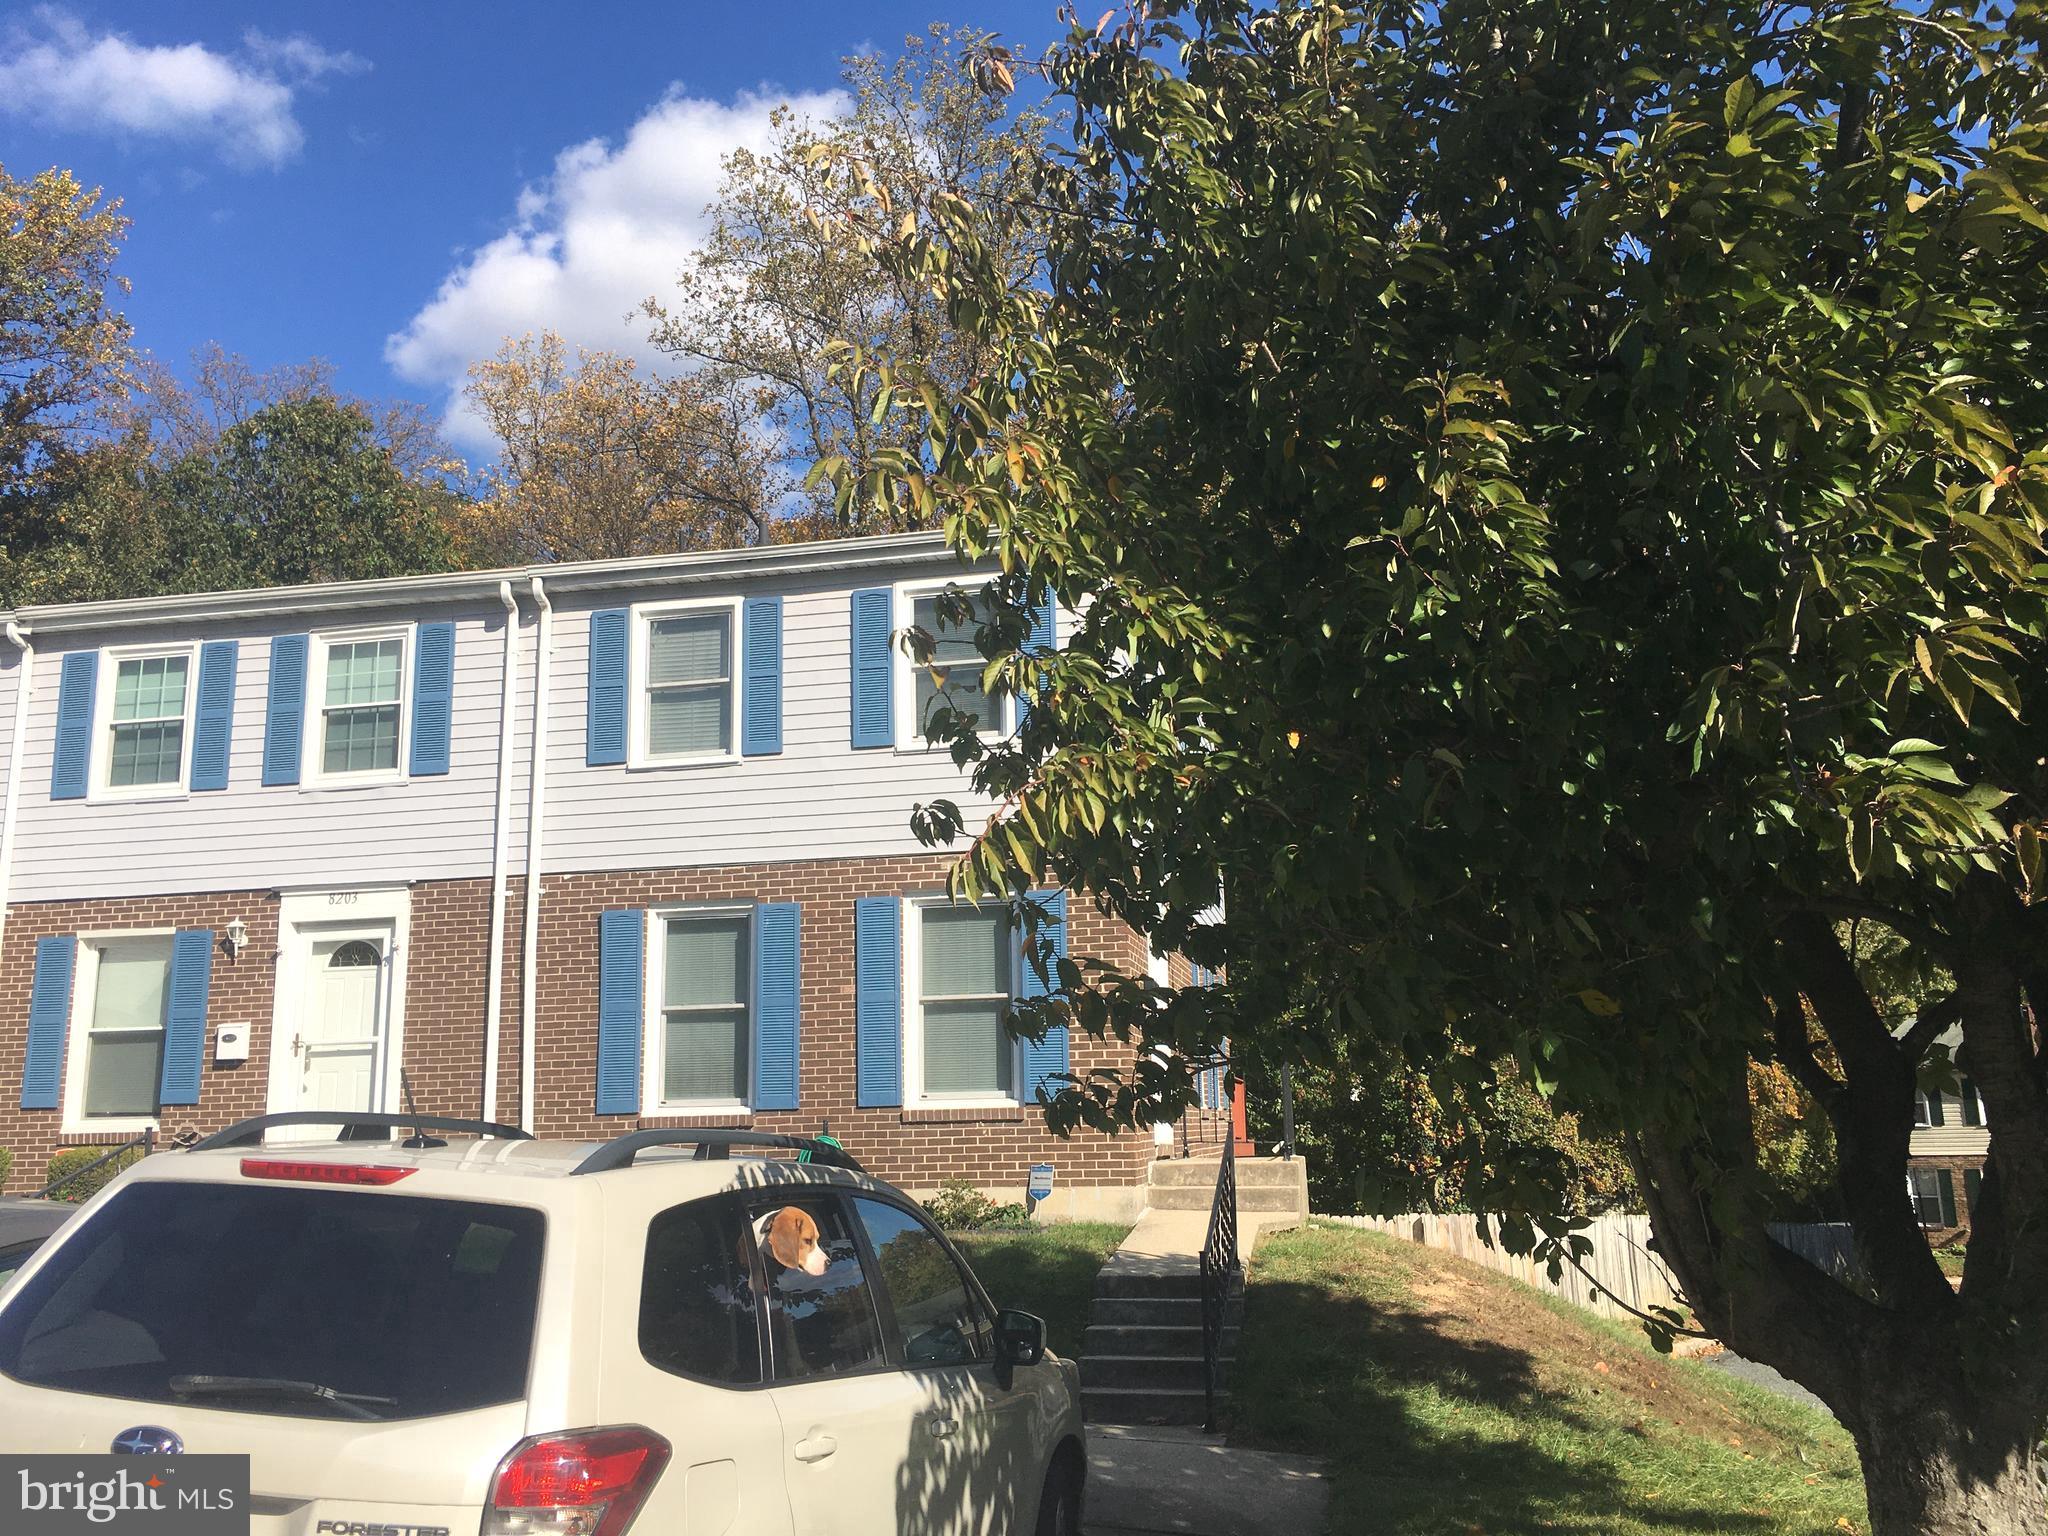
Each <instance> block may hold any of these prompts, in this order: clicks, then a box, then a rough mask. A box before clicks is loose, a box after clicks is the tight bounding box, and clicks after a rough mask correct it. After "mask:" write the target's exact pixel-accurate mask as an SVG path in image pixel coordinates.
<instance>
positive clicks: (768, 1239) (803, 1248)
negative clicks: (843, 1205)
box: [754, 1205, 831, 1279]
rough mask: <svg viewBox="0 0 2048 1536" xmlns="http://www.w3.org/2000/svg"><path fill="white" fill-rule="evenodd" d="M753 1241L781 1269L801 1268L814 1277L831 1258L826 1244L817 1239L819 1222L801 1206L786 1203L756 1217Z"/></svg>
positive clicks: (823, 1269) (821, 1273)
mask: <svg viewBox="0 0 2048 1536" xmlns="http://www.w3.org/2000/svg"><path fill="white" fill-rule="evenodd" d="M754 1241H755V1242H756V1243H758V1244H760V1247H761V1252H762V1253H764V1254H766V1255H767V1256H768V1257H769V1258H772V1259H773V1260H774V1261H775V1262H776V1263H777V1264H780V1265H781V1266H782V1267H783V1268H784V1269H795V1270H801V1271H802V1272H803V1273H804V1274H807V1275H809V1276H811V1277H812V1278H813V1279H816V1278H818V1277H819V1276H821V1275H823V1274H824V1273H825V1270H826V1267H827V1266H828V1265H829V1264H830V1262H831V1258H830V1256H829V1255H828V1254H827V1253H826V1252H825V1245H824V1244H823V1243H821V1242H819V1241H818V1223H817V1222H816V1221H815V1220H813V1219H812V1217H811V1213H810V1212H809V1211H807V1210H805V1209H804V1208H803V1207H802V1206H797V1205H785V1206H783V1207H782V1208H781V1209H780V1210H775V1211H768V1212H765V1213H764V1214H762V1215H761V1216H759V1217H758V1218H756V1219H755V1222H754Z"/></svg>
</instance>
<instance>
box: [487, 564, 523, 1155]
mask: <svg viewBox="0 0 2048 1536" xmlns="http://www.w3.org/2000/svg"><path fill="white" fill-rule="evenodd" d="M498 601H499V602H501V603H503V604H504V605H505V659H504V662H503V668H504V677H503V678H502V679H501V681H500V686H499V690H498V806H497V821H496V823H495V825H494V826H493V828H492V832H491V948H490V968H489V970H488V972H487V973H486V974H487V976H488V978H489V979H488V980H487V981H486V983H485V986H484V1083H483V1101H484V1104H483V1118H484V1119H486V1120H495V1119H497V1118H498V1035H499V1025H500V1023H501V1021H502V1020H503V1018H504V1015H505V885H506V880H507V876H508V871H507V870H506V868H505V866H506V864H507V863H508V862H509V859H508V854H509V853H510V848H509V846H508V845H509V844H510V842H511V839H512V714H513V709H514V707H515V706H516V704H517V702H518V691H517V684H518V678H519V599H518V598H516V597H514V596H513V595H512V583H511V582H509V581H501V582H499V583H498Z"/></svg>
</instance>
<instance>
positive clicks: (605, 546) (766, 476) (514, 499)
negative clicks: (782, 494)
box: [463, 331, 774, 563]
mask: <svg viewBox="0 0 2048 1536" xmlns="http://www.w3.org/2000/svg"><path fill="white" fill-rule="evenodd" d="M464 397H465V399H466V400H467V401H468V402H469V405H470V406H471V408H472V409H474V410H475V411H476V412H477V413H478V415H480V416H481V417H482V418H483V420H484V421H485V422H486V423H487V424H488V425H489V427H490V429H491V431H492V433H493V434H495V435H496V437H497V439H498V443H499V453H498V458H497V460H496V462H495V463H493V464H492V465H490V466H489V467H488V468H487V469H486V471H485V472H484V482H485V483H484V486H483V494H482V497H481V499H480V501H479V502H478V504H477V505H476V506H475V507H473V508H472V509H470V512H469V513H468V516H467V519H466V526H465V528H464V531H463V539H464V541H465V543H466V545H467V546H468V547H469V548H470V549H471V550H472V551H473V552H475V554H476V555H477V556H478V557H479V558H480V559H482V560H483V561H484V562H485V563H490V562H494V561H515V560H601V559H613V558H618V557H622V556H627V555H647V554H658V553H662V552H665V551H668V550H679V549H720V548H727V547H730V546H733V545H739V544H749V543H757V542H760V541H761V540H762V539H763V538H764V537H765V536H766V533H767V528H768V523H769V519H770V517H771V515H772V513H773V509H774V499H773V494H772V489H771V479H772V477H771V475H770V473H769V458H770V452H771V450H770V449H769V447H768V446H767V443H766V439H765V436H764V433H763V429H762V427H761V425H760V422H759V417H760V414H761V408H762V401H761V399H760V397H759V393H758V391H757V390H756V389H755V388H754V387H753V386H752V385H750V384H748V383H747V382H746V381H744V380H736V379H733V378H730V377H714V376H710V375H701V376H700V375H688V376H678V377H662V376H659V375H655V374H650V373H643V372H642V371H641V370H640V368H639V366H638V365H637V364H636V363H634V361H633V360H632V359H631V358H628V357H622V356H620V355H619V354H617V353H614V352H604V351H597V350H592V349H589V348H578V349H577V352H576V355H575V358H574V360H573V361H572V360H571V358H570V355H569V349H568V348H567V346H565V345H564V344H563V341H562V338H561V337H559V336H557V335H556V334H555V333H554V332H553V331H544V332H542V333H541V335H540V337H539V338H538V339H535V338H534V337H532V336H530V335H529V336H525V337H521V338H519V339H517V340H513V341H508V342H506V343H505V345H504V346H503V347H502V348H500V349H499V351H498V354H497V355H496V356H495V357H492V358H488V359H485V360H484V361H482V362H479V363H477V364H476V365H475V366H473V367H472V368H471V369H470V371H469V384H468V386H467V388H466V390H465V391H464Z"/></svg>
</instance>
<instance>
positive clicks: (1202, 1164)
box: [1146, 1157, 1308, 1191]
mask: <svg viewBox="0 0 2048 1536" xmlns="http://www.w3.org/2000/svg"><path fill="white" fill-rule="evenodd" d="M1220 1167H1221V1165H1220V1164H1219V1163H1218V1162H1217V1161H1216V1159H1215V1158H1213V1157H1212V1158H1199V1157H1162V1158H1155V1159H1154V1160H1153V1161H1152V1162H1151V1163H1149V1164H1147V1165H1146V1168H1147V1173H1146V1181H1147V1182H1148V1183H1150V1184H1151V1185H1152V1187H1153V1188H1155V1189H1157V1188H1160V1187H1162V1186H1165V1185H1172V1184H1199V1185H1200V1186H1201V1187H1202V1188H1204V1189H1214V1188H1215V1187H1216V1175H1217V1172H1218V1171H1219V1169H1220ZM1264 1184H1279V1185H1286V1186H1289V1187H1294V1188H1299V1189H1301V1190H1303V1191H1306V1190H1307V1189H1308V1164H1307V1163H1305V1162H1303V1161H1302V1160H1301V1159H1300V1158H1298V1157H1297V1158H1295V1159H1294V1160H1293V1161H1292V1162H1284V1161H1282V1160H1281V1159H1279V1158H1277V1157H1275V1158H1266V1157H1240V1158H1239V1159H1237V1187H1238V1188H1239V1189H1250V1188H1252V1187H1253V1186H1254V1185H1264Z"/></svg>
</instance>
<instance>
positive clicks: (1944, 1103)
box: [1906, 1030, 1991, 1242]
mask: <svg viewBox="0 0 2048 1536" xmlns="http://www.w3.org/2000/svg"><path fill="white" fill-rule="evenodd" d="M1944 1043H1945V1044H1947V1046H1948V1047H1949V1049H1950V1051H1951V1052H1953V1051H1954V1050H1955V1049H1956V1048H1958V1047H1959V1046H1960V1045H1961V1044H1962V1034H1961V1032H1960V1031H1958V1030H1951V1031H1950V1032H1949V1033H1948V1034H1947V1035H1946V1036H1945V1037H1944ZM1906 1150H1907V1159H1906V1188H1907V1194H1908V1195H1909V1196H1910V1197H1911V1199H1912V1201H1913V1211H1914V1214H1915V1215H1916V1216H1917V1217H1918V1218H1919V1222H1920V1225H1921V1226H1922V1227H1924V1228H1926V1229H1927V1231H1928V1233H1929V1235H1930V1236H1931V1237H1932V1238H1933V1239H1934V1240H1935V1241H1937V1242H1941V1241H1946V1240H1947V1239H1948V1238H1950V1237H1953V1236H1955V1235H1956V1234H1958V1233H1959V1232H1967V1231H1968V1230H1969V1228H1970V1225H1971V1222H1970V1212H1971V1210H1972V1209H1973V1208H1974V1207H1975V1206H1976V1204H1977V1198H1978V1191H1979V1189H1980V1187H1981V1186H1982V1184H1983V1182H1984V1163H1985V1160H1986V1159H1987V1158H1988V1157H1989V1156H1990V1155H1991V1129H1990V1122H1989V1121H1988V1120H1987V1119H1986V1118H1985V1115H1984V1099H1983V1096H1982V1095H1981V1094H1979V1093H1978V1092H1977V1085H1976V1084H1975V1083H1973V1082H1971V1081H1970V1079H1969V1078H1967V1077H1963V1078H1959V1079H1958V1080H1957V1091H1956V1092H1955V1093H1941V1092H1935V1091H1922V1092H1919V1093H1915V1094H1914V1095H1913V1133H1912V1136H1911V1138H1910V1139H1909V1140H1908V1142H1907V1144H1906Z"/></svg>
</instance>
